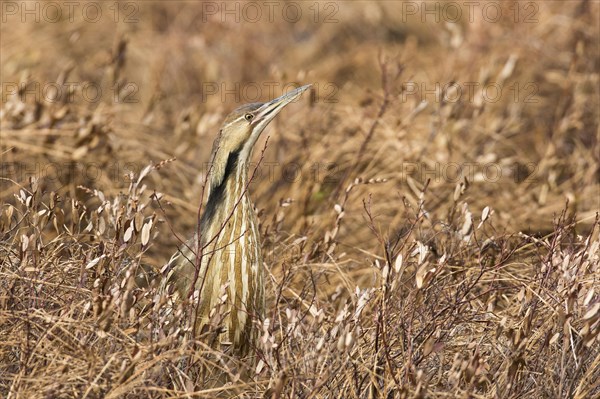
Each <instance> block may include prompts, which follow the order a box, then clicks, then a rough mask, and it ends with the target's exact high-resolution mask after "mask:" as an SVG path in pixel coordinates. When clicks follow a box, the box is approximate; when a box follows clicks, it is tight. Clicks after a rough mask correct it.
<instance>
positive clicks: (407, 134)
mask: <svg viewBox="0 0 600 399" xmlns="http://www.w3.org/2000/svg"><path fill="white" fill-rule="evenodd" d="M39 4H43V3H39ZM94 4H99V3H94ZM103 4H104V7H106V8H105V9H104V12H105V14H104V17H105V18H104V19H101V20H100V21H99V22H98V23H90V22H87V21H85V20H83V19H82V18H81V17H80V16H77V15H80V14H76V17H75V18H74V20H73V21H69V20H68V18H67V19H64V20H62V21H60V22H56V23H49V22H43V21H42V22H41V23H39V24H36V23H34V22H31V21H29V22H28V21H25V22H21V20H20V19H19V18H18V17H14V15H12V14H10V13H7V10H6V9H5V8H3V12H5V16H7V22H6V23H4V22H3V23H2V25H1V27H0V31H1V35H2V38H1V41H0V44H1V51H2V61H1V72H2V111H1V112H2V114H1V123H2V125H1V135H2V137H1V139H2V140H1V147H0V153H1V154H2V179H1V180H0V197H1V199H2V208H1V209H0V212H1V213H0V232H1V233H0V234H1V237H0V239H1V242H0V253H1V254H2V257H1V260H0V276H1V278H0V395H1V396H2V397H10V398H63V397H64V398H66V397H85V398H95V397H102V398H114V397H143V398H147V397H151V398H154V397H157V398H158V397H207V398H210V397H215V396H217V395H220V396H224V397H227V396H232V397H269V398H297V397H302V398H322V397H323V398H367V397H370V396H371V397H382V398H383V397H386V398H400V397H407V398H409V397H423V398H424V397H432V398H433V397H440V398H444V397H448V398H454V397H472V398H491V397H498V398H523V397H530V398H544V397H547V398H559V397H561V398H562V397H565V398H566V397H575V398H591V397H598V396H600V383H599V381H600V379H599V378H598V376H599V375H600V338H599V336H600V334H599V333H600V289H599V288H598V287H599V281H600V238H599V230H600V225H599V221H598V215H597V214H598V211H599V209H600V204H599V198H600V184H599V183H598V181H599V180H600V179H599V176H600V167H599V164H600V154H599V146H598V142H599V138H600V130H599V128H598V126H599V124H598V119H599V115H598V114H599V113H598V109H599V106H600V102H599V88H598V87H599V85H598V82H599V79H598V78H599V70H600V64H599V61H598V60H599V59H600V58H599V55H600V51H599V50H600V49H599V46H598V37H599V34H600V28H599V26H598V15H599V12H600V7H599V4H598V3H597V2H595V1H569V2H537V3H531V2H528V3H525V2H521V3H512V2H503V3H502V7H503V10H504V12H505V13H506V16H505V17H504V18H501V19H500V20H499V21H497V22H494V23H489V22H486V21H485V20H484V19H482V18H481V17H478V15H481V14H480V13H479V14H477V13H476V14H475V18H474V19H473V20H472V21H469V20H468V19H467V18H465V17H463V19H462V20H461V22H460V23H459V24H445V23H444V22H443V21H442V22H440V23H435V22H433V21H432V20H427V21H424V22H423V21H421V20H420V15H417V16H413V17H410V18H408V19H407V20H404V18H405V14H403V13H402V12H400V11H399V10H400V9H401V7H402V6H401V3H397V2H384V3H380V4H377V3H367V2H352V3H331V2H329V3H327V2H323V3H319V4H318V7H319V9H320V11H321V14H320V17H319V21H318V22H315V21H314V18H313V15H312V14H309V13H310V12H312V11H311V10H310V9H309V8H308V7H309V6H310V4H308V3H302V4H303V10H304V17H303V18H302V19H301V20H300V21H299V22H298V23H295V24H293V23H289V22H287V21H285V20H283V19H282V18H277V17H276V18H274V20H273V21H272V22H270V21H261V23H248V22H247V21H246V22H244V21H243V18H242V22H240V23H236V22H235V21H234V20H233V19H232V18H231V17H230V19H226V20H225V21H222V20H221V16H222V15H221V14H220V13H217V14H216V15H214V16H212V17H209V18H208V19H207V20H206V21H204V20H203V19H202V18H203V15H206V13H204V14H203V12H202V10H203V8H202V7H203V5H202V4H201V3H195V2H173V3H171V4H164V3H159V2H151V3H140V4H137V5H136V6H135V7H134V8H133V10H135V15H134V16H135V17H136V18H137V22H135V23H125V22H122V19H123V18H124V17H123V15H120V20H121V22H120V23H114V22H113V21H112V14H108V13H109V12H110V11H109V10H108V9H107V7H108V6H109V5H110V4H112V3H110V4H109V3H103ZM128 4H134V3H128ZM204 4H209V5H210V4H212V5H217V6H218V5H219V4H220V3H204ZM240 4H242V5H243V3H240ZM278 4H279V3H278ZM282 4H283V3H282ZM311 4H312V3H311ZM332 4H333V5H336V4H337V6H338V8H335V7H334V8H327V7H328V5H332ZM405 4H406V3H405ZM411 4H413V5H417V6H419V5H420V4H421V2H416V3H411ZM496 4H498V3H496ZM530 4H534V5H535V6H536V7H534V8H527V9H525V6H527V5H530ZM515 5H516V6H517V7H520V8H519V9H520V10H521V14H520V15H521V16H520V17H519V20H518V21H515V20H514V14H511V12H514V7H515ZM3 7H5V3H3ZM121 7H124V5H123V4H122V6H121ZM65 9H66V8H65ZM331 10H337V11H336V13H335V16H334V17H335V18H336V19H337V22H335V23H332V22H328V21H325V20H324V18H325V15H326V14H327V13H328V12H330V11H331ZM531 10H535V18H536V19H537V21H535V22H532V23H527V22H526V21H525V20H524V19H525V17H524V15H528V14H527V13H528V12H531ZM122 11H123V12H126V11H127V12H128V11H130V10H129V9H127V10H125V9H122ZM205 11H206V9H205ZM480 11H481V10H479V12H480ZM17 12H19V11H17ZM107 15H111V17H110V18H108V17H107ZM327 15H328V14H327ZM17 16H20V14H17ZM264 18H266V17H264ZM430 18H433V17H430ZM290 81H297V82H299V83H309V82H312V83H314V84H315V88H316V89H315V91H314V92H313V93H312V97H311V99H310V100H307V99H306V98H305V99H304V100H303V101H302V102H300V103H299V104H296V105H293V106H290V107H289V109H286V110H285V111H284V113H283V114H282V115H281V116H280V117H278V119H277V120H276V121H275V122H274V123H273V124H272V126H271V127H270V128H269V130H268V133H267V134H268V135H270V139H269V141H268V146H267V149H266V151H265V159H264V160H263V162H262V164H261V165H260V168H261V169H260V171H261V173H259V174H258V177H257V178H256V179H255V181H253V183H252V185H251V194H252V196H253V198H254V200H255V203H256V205H257V207H258V209H259V210H260V220H261V231H262V232H263V239H264V242H263V252H264V254H265V258H266V262H265V263H266V267H267V273H268V276H269V278H268V287H267V292H268V321H267V322H265V323H264V325H262V326H257V328H261V329H262V331H263V336H262V339H261V341H260V343H259V347H258V348H257V354H258V355H257V356H258V364H256V365H254V364H252V363H251V362H250V361H248V360H241V361H240V360H239V359H230V358H228V357H227V356H226V355H225V354H220V353H214V352H213V351H212V350H210V349H208V348H204V347H203V346H202V344H201V342H194V341H193V340H190V339H189V337H188V336H186V334H185V333H183V332H181V333H180V334H169V335H167V336H161V335H158V336H157V335H156V334H154V333H153V332H154V331H156V328H157V325H158V324H160V314H159V312H158V308H159V307H158V306H157V305H156V296H155V294H156V283H150V284H144V283H142V282H141V281H140V280H141V279H142V276H143V273H142V270H145V271H146V273H148V272H149V273H150V274H152V270H154V271H156V270H158V269H159V268H160V267H161V266H162V265H163V264H164V263H165V261H166V260H167V259H168V257H169V256H170V254H171V253H172V252H173V251H174V250H175V248H176V246H177V245H178V244H179V243H180V242H181V240H182V239H185V238H187V235H188V234H190V233H191V232H192V230H193V228H194V224H195V222H196V220H197V217H196V213H197V209H198V206H199V203H200V193H201V192H202V185H203V181H204V177H205V173H206V171H207V166H206V164H205V163H206V162H207V161H208V152H209V151H210V148H211V145H212V140H213V138H214V136H215V134H216V131H217V129H218V126H219V124H220V121H221V120H222V118H223V116H224V114H226V113H227V111H228V110H230V109H232V108H233V107H234V106H235V105H236V103H238V102H246V101H247V100H253V99H252V98H248V97H249V96H253V95H254V91H251V90H247V91H246V92H244V88H247V87H248V86H249V85H253V84H255V85H258V87H259V88H262V89H263V90H262V91H260V92H259V97H260V99H262V100H266V99H267V98H269V97H272V96H270V94H273V95H279V94H281V92H282V86H275V87H274V89H273V91H272V93H269V91H268V90H266V89H267V88H268V86H266V85H265V84H264V82H280V84H283V83H286V82H290ZM49 82H52V83H53V84H51V85H49V84H48V83H49ZM64 82H74V83H71V84H70V85H71V86H70V87H72V88H73V90H74V91H73V93H72V98H69V96H68V95H67V94H68V93H67V90H66V87H67V86H68V85H64V84H63V83H64ZM409 82H415V83H416V84H417V85H425V86H422V87H420V90H419V92H418V93H414V94H413V93H412V92H411V90H413V89H414V87H413V86H411V84H410V83H409ZM450 82H457V84H459V85H460V86H461V87H462V88H463V90H464V92H463V93H462V96H460V99H459V100H458V101H443V100H442V99H441V98H436V95H435V94H434V93H431V92H430V93H426V92H424V91H423V88H425V89H427V90H431V89H433V88H435V85H436V83H437V84H439V86H440V88H443V87H444V85H446V84H447V83H450ZM469 82H476V83H478V84H479V85H480V86H479V87H481V86H485V87H489V85H490V84H492V83H493V84H497V85H500V86H501V87H502V88H503V94H502V95H501V96H500V97H499V98H498V99H497V100H494V101H490V99H489V98H488V99H486V98H481V96H480V93H481V91H479V90H475V92H474V97H472V98H470V96H468V95H467V88H466V86H465V85H466V84H467V83H469ZM236 83H237V84H238V85H239V87H238V89H239V90H237V91H236V90H235V86H234V85H235V84H236ZM207 84H208V85H210V86H207ZM215 84H216V85H217V87H220V86H219V85H221V84H227V89H233V92H236V93H237V96H236V95H234V94H228V95H226V96H224V93H223V91H222V90H221V89H219V92H218V93H217V94H212V95H207V89H213V88H214V87H215V86H214V85H215ZM15 85H16V86H15ZM36 85H37V86H36ZM86 85H88V86H89V85H92V86H93V87H95V88H101V89H102V93H103V94H102V96H101V98H100V99H98V100H95V101H91V100H89V98H88V99H87V100H86V98H85V95H88V96H92V95H93V94H92V93H91V92H88V93H86V87H87V86H86ZM15 87H17V88H18V89H21V90H19V91H18V92H15V90H14V88H15ZM53 87H60V88H61V90H62V92H61V93H62V96H61V97H60V98H59V99H58V100H56V101H51V100H52V98H50V97H51V96H52V89H53ZM116 87H117V88H118V89H115V88H116ZM88 89H89V87H88ZM531 93H533V96H532V97H528V96H529V95H530V94H531ZM442 94H443V93H442ZM453 94H454V96H453ZM455 94H456V93H447V96H448V97H447V98H456V96H455ZM488 95H490V96H493V94H492V92H489V93H488ZM515 96H516V97H515ZM423 99H424V100H427V103H423V102H422V101H421V100H423ZM528 100H534V102H531V101H528ZM263 145H264V141H263V142H262V143H259V146H261V147H262V146H263ZM257 152H258V151H257ZM174 158H176V159H174ZM458 166H462V169H461V170H460V171H458V172H457V170H458V169H457V168H458ZM499 174H500V175H499ZM181 323H182V324H181V325H182V326H184V325H185V320H181ZM200 365H204V366H207V365H208V366H209V367H208V368H212V369H218V370H221V371H220V373H221V375H225V376H226V379H227V380H228V383H227V384H226V385H224V386H218V384H214V383H210V382H207V378H206V375H203V374H202V372H201V371H200V370H201V369H202V367H200ZM248 368H250V370H248ZM205 369H206V367H205Z"/></svg>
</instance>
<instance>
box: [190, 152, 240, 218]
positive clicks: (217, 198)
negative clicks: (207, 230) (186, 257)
mask: <svg viewBox="0 0 600 399" xmlns="http://www.w3.org/2000/svg"><path fill="white" fill-rule="evenodd" d="M239 156H240V152H239V151H235V152H230V153H229V156H228V157H227V164H226V165H225V173H223V179H222V180H221V181H220V182H211V190H210V195H209V196H208V201H207V203H206V208H205V209H204V213H203V214H202V218H201V220H200V223H201V225H203V226H206V223H209V221H210V220H212V218H213V217H214V216H215V214H216V212H217V208H218V206H219V204H222V203H223V199H224V198H225V190H226V189H227V180H228V179H229V178H230V177H231V176H232V175H234V174H235V170H236V168H237V165H238V160H239Z"/></svg>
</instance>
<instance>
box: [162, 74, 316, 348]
mask: <svg viewBox="0 0 600 399" xmlns="http://www.w3.org/2000/svg"><path fill="white" fill-rule="evenodd" d="M309 87H310V85H307V86H302V87H300V88H298V89H296V90H294V91H292V92H290V93H288V94H285V95H283V96H281V97H279V98H276V99H275V100H272V101H270V102H267V103H254V104H247V105H244V106H242V107H240V108H238V109H236V110H234V111H233V112H232V113H231V114H229V115H228V116H227V117H226V118H225V121H224V122H223V125H222V127H221V129H220V131H219V135H218V137H217V138H216V140H215V142H214V144H213V149H212V155H211V161H212V163H211V170H210V176H209V182H208V186H207V187H208V190H209V191H208V201H207V204H206V206H205V208H204V210H203V214H202V217H201V219H200V229H199V232H200V237H198V233H196V234H194V236H193V237H192V238H191V239H190V240H189V241H188V242H187V244H186V245H183V246H182V247H181V248H179V250H178V252H177V253H175V254H174V255H173V257H172V258H171V260H170V261H169V264H168V265H167V270H169V272H168V274H167V278H166V281H167V282H168V283H172V285H174V286H175V288H176V290H175V291H174V294H175V296H177V297H179V298H188V296H189V294H190V293H192V297H193V298H195V299H197V301H198V302H197V308H196V309H197V311H196V315H195V317H196V320H195V334H196V335H198V334H200V333H202V332H203V331H205V329H206V327H207V325H208V324H209V322H210V318H211V316H212V315H211V310H212V309H213V308H215V307H216V306H217V305H218V304H219V303H223V306H224V310H225V312H223V319H222V322H221V327H222V328H223V332H222V333H221V334H219V336H218V338H217V339H216V341H217V342H218V343H219V344H220V345H221V346H225V345H227V346H232V347H233V350H234V352H235V353H237V354H238V355H245V354H247V353H249V352H250V350H251V348H252V346H253V342H254V340H255V338H256V336H257V333H256V328H255V327H253V323H252V321H253V320H254V319H255V318H258V319H261V320H262V318H263V315H264V310H265V302H264V284H263V281H264V272H263V263H262V255H261V251H260V237H259V232H258V224H257V221H256V215H255V212H254V207H253V205H252V202H251V201H250V198H249V196H248V184H249V175H248V174H249V171H248V164H249V162H250V158H251V155H252V150H253V148H254V145H255V144H256V141H257V140H258V138H259V136H260V134H261V133H262V131H263V130H264V128H265V127H266V126H267V125H268V124H269V122H270V121H271V120H273V118H274V117H275V116H276V115H277V114H278V113H279V112H280V111H281V110H282V109H283V108H284V107H285V106H286V105H287V104H289V103H290V102H292V101H293V100H295V99H296V98H298V97H299V96H300V95H301V94H302V93H303V92H304V91H305V90H306V89H308V88H309ZM198 248H199V249H200V251H197V249H198ZM197 266H198V267H197ZM194 280H195V281H194ZM194 283H195V284H194ZM192 284H194V288H193V290H192V289H191V288H192ZM223 289H224V290H225V293H226V294H227V296H226V299H225V300H224V301H223V295H222V294H223Z"/></svg>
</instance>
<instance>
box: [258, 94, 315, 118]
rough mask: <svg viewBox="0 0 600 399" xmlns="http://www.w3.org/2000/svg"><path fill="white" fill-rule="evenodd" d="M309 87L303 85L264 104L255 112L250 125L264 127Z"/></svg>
mask: <svg viewBox="0 0 600 399" xmlns="http://www.w3.org/2000/svg"><path fill="white" fill-rule="evenodd" d="M311 86H312V85H304V86H301V87H298V88H297V89H295V90H292V91H290V92H289V93H287V94H284V95H283V96H281V97H277V98H276V99H274V100H271V101H269V102H268V103H264V104H263V105H262V106H261V107H260V108H259V109H258V110H257V112H256V114H255V116H254V120H253V121H252V124H253V125H258V124H261V125H263V126H266V125H267V124H268V123H269V122H270V121H271V120H272V119H273V118H275V116H276V115H277V114H278V113H279V112H280V111H281V110H282V109H283V108H284V107H285V106H286V105H288V104H289V103H291V102H292V101H294V100H295V99H297V98H298V97H300V95H301V94H302V93H303V92H304V91H306V90H307V89H308V88H310V87H311Z"/></svg>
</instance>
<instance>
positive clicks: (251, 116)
mask: <svg viewBox="0 0 600 399" xmlns="http://www.w3.org/2000/svg"><path fill="white" fill-rule="evenodd" d="M244 118H246V120H247V121H251V120H252V119H254V115H252V114H246V115H244Z"/></svg>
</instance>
